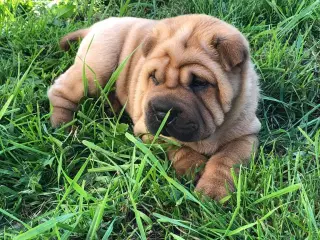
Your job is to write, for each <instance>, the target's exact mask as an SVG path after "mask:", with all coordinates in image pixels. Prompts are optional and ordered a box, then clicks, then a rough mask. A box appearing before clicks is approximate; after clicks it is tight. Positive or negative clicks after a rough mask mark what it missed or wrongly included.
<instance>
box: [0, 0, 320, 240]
mask: <svg viewBox="0 0 320 240" xmlns="http://www.w3.org/2000/svg"><path fill="white" fill-rule="evenodd" d="M62 2H63V3H62ZM186 13H206V14H209V15H213V16H217V17H219V18H221V19H223V20H225V21H227V22H229V23H231V24H233V25H235V26H236V27H238V28H239V29H240V30H241V31H242V32H243V33H244V34H245V35H246V36H247V38H248V40H249V42H250V44H251V53H252V60H253V62H254V63H255V65H256V69H257V71H258V73H259V75H260V82H261V89H262V91H261V100H260V105H259V106H260V107H259V111H258V115H259V118H260V119H261V122H262V131H261V133H260V136H259V137H260V140H261V141H260V148H259V151H258V153H257V154H256V156H253V157H252V161H251V162H250V164H249V165H248V166H243V167H242V168H241V172H240V175H239V176H238V177H235V184H236V186H237V187H236V188H237V189H236V192H235V193H233V194H231V195H230V196H229V197H227V198H226V199H224V203H223V204H221V203H218V202H215V201H212V200H210V199H202V198H200V197H199V196H198V195H197V194H196V193H195V192H194V184H193V182H192V180H191V179H187V178H183V179H179V178H177V177H176V176H175V173H174V170H173V169H172V167H171V165H170V162H169V161H168V160H167V158H166V155H165V154H164V153H165V149H166V148H167V146H168V144H161V143H159V142H156V143H154V144H152V145H145V144H143V143H142V142H141V141H140V140H139V139H138V138H135V137H134V136H133V132H132V126H131V124H130V121H129V120H128V117H127V116H126V115H125V114H120V115H117V116H111V115H110V113H108V112H110V111H109V110H108V109H107V108H106V107H105V101H106V99H105V96H103V97H101V98H99V99H92V98H87V99H84V100H83V102H82V105H81V107H80V110H79V112H78V113H77V115H76V118H75V120H74V121H73V122H72V123H71V124H73V125H75V126H76V131H75V132H74V134H68V133H66V131H65V127H67V126H65V127H62V128H59V129H52V128H51V127H50V122H49V118H50V105H49V101H48V98H47V95H46V92H47V89H48V87H49V86H50V85H51V84H52V82H53V80H54V79H55V78H56V77H57V76H59V75H60V74H61V73H62V72H63V71H65V70H66V69H67V68H68V66H70V65H71V64H72V62H73V59H74V56H75V53H76V48H77V46H76V44H75V45H73V48H72V49H71V51H70V52H67V53H65V52H63V51H61V50H60V49H59V47H58V42H59V39H60V38H61V37H62V36H63V35H64V34H66V33H68V32H71V31H73V30H76V29H79V28H81V27H84V26H89V25H91V24H92V23H94V22H97V21H99V20H101V19H104V18H107V17H110V16H138V17H145V18H154V19H160V18H165V17H170V16H176V15H180V14H186ZM319 52H320V1H319V0H303V1H300V0H287V1H283V0H235V1H232V0H179V1H178V0H132V1H129V0H127V1H125V0H122V1H120V0H113V1H111V0H110V1H107V0H90V1H89V0H82V1H80V0H78V1H71V0H70V1H61V3H60V4H59V5H54V4H52V3H51V2H50V1H19V0H7V1H6V0H4V1H0V238H1V239H179V240H180V239H258V238H259V239H320V157H319V155H320V117H319V115H320V54H319Z"/></svg>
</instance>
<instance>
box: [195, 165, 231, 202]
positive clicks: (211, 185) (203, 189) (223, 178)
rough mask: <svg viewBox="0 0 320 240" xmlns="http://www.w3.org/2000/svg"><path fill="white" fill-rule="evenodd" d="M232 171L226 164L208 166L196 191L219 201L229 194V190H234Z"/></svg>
mask: <svg viewBox="0 0 320 240" xmlns="http://www.w3.org/2000/svg"><path fill="white" fill-rule="evenodd" d="M230 171H231V169H227V167H226V166H210V167H208V166H206V168H205V170H204V173H203V174H202V176H201V178H200V179H199V181H198V184H197V186H196V191H197V192H200V193H202V194H204V195H207V196H208V197H210V198H213V199H215V200H217V201H219V200H220V199H222V198H223V197H225V196H227V195H228V191H233V190H234V185H233V181H232V178H231V173H230Z"/></svg>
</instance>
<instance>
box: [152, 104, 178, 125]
mask: <svg viewBox="0 0 320 240" xmlns="http://www.w3.org/2000/svg"><path fill="white" fill-rule="evenodd" d="M152 110H153V113H154V115H155V117H156V119H157V121H158V122H162V121H163V120H164V118H165V117H166V115H167V114H168V112H170V113H169V116H168V119H167V122H166V123H167V124H170V123H173V122H174V121H175V120H176V119H177V117H178V115H179V113H180V112H181V111H180V110H179V109H178V108H177V107H176V106H174V105H172V104H164V103H161V102H157V103H154V104H152Z"/></svg>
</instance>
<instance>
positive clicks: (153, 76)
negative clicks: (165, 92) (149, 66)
mask: <svg viewBox="0 0 320 240" xmlns="http://www.w3.org/2000/svg"><path fill="white" fill-rule="evenodd" d="M150 78H151V80H152V82H153V83H154V85H156V86H157V85H159V81H158V80H157V78H156V71H153V72H152V73H151V74H150Z"/></svg>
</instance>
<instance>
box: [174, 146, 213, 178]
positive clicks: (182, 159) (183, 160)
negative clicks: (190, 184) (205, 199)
mask: <svg viewBox="0 0 320 240" xmlns="http://www.w3.org/2000/svg"><path fill="white" fill-rule="evenodd" d="M169 159H170V160H171V161H172V163H173V167H174V169H175V170H176V172H177V174H178V175H180V176H181V175H186V174H191V175H192V174H196V170H197V168H201V167H202V166H204V165H205V163H206V161H207V158H206V157H205V156H203V155H201V154H200V153H198V152H196V151H194V150H192V149H190V148H187V147H183V148H180V149H178V150H176V151H171V152H169Z"/></svg>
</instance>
